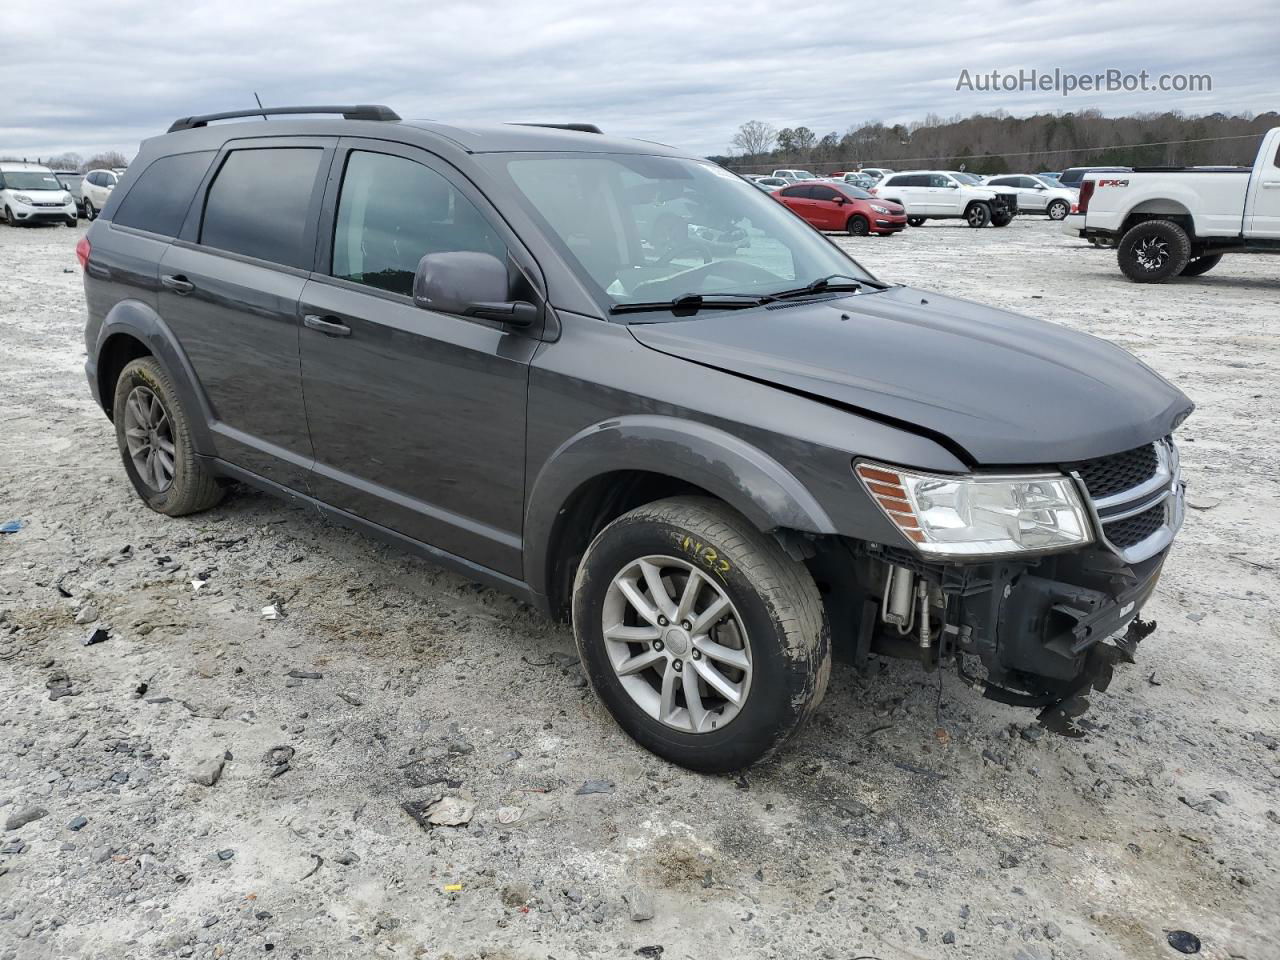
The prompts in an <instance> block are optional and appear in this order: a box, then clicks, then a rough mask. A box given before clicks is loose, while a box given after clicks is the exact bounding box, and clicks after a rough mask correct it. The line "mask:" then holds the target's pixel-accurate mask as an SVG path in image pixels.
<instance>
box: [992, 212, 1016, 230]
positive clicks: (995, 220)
mask: <svg viewBox="0 0 1280 960" xmlns="http://www.w3.org/2000/svg"><path fill="white" fill-rule="evenodd" d="M1011 223H1013V214H1012V213H999V212H998V213H993V214H991V225H992V226H993V227H1007V226H1008V225H1009V224H1011Z"/></svg>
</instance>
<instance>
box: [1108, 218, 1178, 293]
mask: <svg viewBox="0 0 1280 960" xmlns="http://www.w3.org/2000/svg"><path fill="white" fill-rule="evenodd" d="M1116 257H1117V259H1118V260H1119V261H1120V270H1121V272H1122V273H1123V274H1124V275H1125V276H1126V277H1128V278H1129V279H1130V280H1132V281H1133V282H1134V283H1164V282H1165V281H1166V280H1168V279H1169V278H1170V277H1176V276H1177V275H1178V274H1180V273H1181V272H1182V271H1183V268H1185V267H1186V265H1187V261H1188V260H1190V259H1191V239H1190V238H1189V237H1188V236H1187V232H1186V231H1185V230H1183V229H1182V227H1180V226H1178V225H1177V224H1176V223H1174V222H1173V221H1171V220H1144V221H1143V222H1142V223H1136V224H1134V225H1133V226H1132V227H1130V228H1129V229H1128V230H1126V231H1125V234H1124V236H1123V237H1121V238H1120V244H1119V246H1118V247H1117V248H1116Z"/></svg>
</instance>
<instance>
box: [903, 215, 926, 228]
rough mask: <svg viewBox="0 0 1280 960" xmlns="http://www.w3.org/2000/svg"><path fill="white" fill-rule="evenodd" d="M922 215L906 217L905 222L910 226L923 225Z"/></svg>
mask: <svg viewBox="0 0 1280 960" xmlns="http://www.w3.org/2000/svg"><path fill="white" fill-rule="evenodd" d="M924 221H925V218H924V217H907V224H908V225H909V226H912V227H923V226H924Z"/></svg>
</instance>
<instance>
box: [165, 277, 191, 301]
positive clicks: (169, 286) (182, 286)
mask: <svg viewBox="0 0 1280 960" xmlns="http://www.w3.org/2000/svg"><path fill="white" fill-rule="evenodd" d="M160 285H161V286H162V287H164V288H165V289H166V290H172V291H173V292H174V293H176V294H178V295H180V296H183V297H185V296H186V295H187V294H188V293H190V292H191V291H192V290H194V289H195V288H196V285H195V284H194V283H192V282H191V281H190V280H188V279H187V278H186V277H182V276H178V277H175V276H170V275H168V274H166V275H165V276H163V277H161V278H160Z"/></svg>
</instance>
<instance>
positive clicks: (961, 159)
mask: <svg viewBox="0 0 1280 960" xmlns="http://www.w3.org/2000/svg"><path fill="white" fill-rule="evenodd" d="M1275 126H1280V114H1277V113H1274V112H1271V113H1264V114H1258V115H1256V116H1254V115H1238V116H1229V115H1227V114H1222V113H1214V114H1209V115H1206V116H1188V115H1185V114H1183V113H1182V112H1181V111H1172V112H1169V113H1138V114H1134V115H1133V116H1125V117H1104V116H1102V114H1101V112H1100V111H1097V110H1083V111H1079V112H1076V113H1053V114H1036V115H1034V116H1030V117H1013V116H1009V115H1008V114H1007V113H1005V112H1004V111H1003V110H998V111H996V112H995V113H991V114H974V115H973V116H970V117H961V116H959V115H957V116H954V117H950V118H948V119H943V118H942V117H939V116H937V115H936V114H930V115H929V116H927V117H925V119H924V120H920V121H917V122H914V123H909V124H901V123H895V124H892V125H886V124H883V123H880V122H879V121H871V122H868V123H864V124H862V125H861V126H856V125H855V126H850V127H849V128H848V129H847V130H846V131H845V132H844V133H843V134H841V133H837V132H836V131H834V130H833V131H831V132H829V133H826V134H824V135H822V136H819V135H818V134H817V132H816V131H814V130H812V129H810V128H809V127H806V126H798V127H782V128H781V129H778V128H775V127H773V126H772V125H771V124H768V123H765V122H764V121H761V120H751V121H748V122H747V123H744V124H743V125H742V126H741V127H739V128H738V131H737V133H735V134H734V137H733V140H732V143H731V145H730V150H731V151H732V152H731V153H730V154H728V155H725V156H716V157H709V158H708V159H710V160H714V161H716V162H717V163H720V164H723V165H724V166H727V167H729V168H730V169H733V170H737V171H739V172H741V173H767V172H769V171H770V170H773V169H774V168H775V167H799V166H804V167H807V168H809V169H811V170H813V171H814V172H826V171H831V170H856V169H857V168H858V167H859V166H869V167H891V168H893V169H897V170H906V169H944V170H958V169H964V170H969V171H972V172H974V173H981V174H996V173H1016V172H1028V171H1029V172H1035V171H1038V170H1062V169H1064V168H1066V167H1083V166H1117V167H1137V166H1203V165H1216V164H1230V165H1238V166H1249V165H1252V163H1253V160H1254V157H1255V156H1256V155H1257V151H1258V143H1259V141H1260V140H1261V138H1262V135H1263V134H1264V133H1266V131H1267V130H1269V129H1270V128H1272V127H1275Z"/></svg>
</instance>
